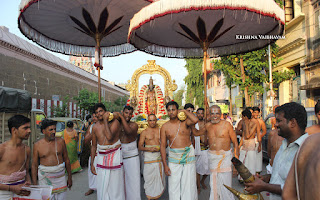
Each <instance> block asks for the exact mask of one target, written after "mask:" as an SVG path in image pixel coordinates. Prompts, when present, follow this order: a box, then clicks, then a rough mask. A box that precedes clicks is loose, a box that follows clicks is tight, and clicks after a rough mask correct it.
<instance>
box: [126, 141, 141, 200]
mask: <svg viewBox="0 0 320 200" xmlns="http://www.w3.org/2000/svg"><path fill="white" fill-rule="evenodd" d="M122 154H123V155H122V156H123V167H124V177H125V178H124V180H125V197H126V200H141V194H140V159H139V152H138V148H137V141H133V142H131V143H128V144H122Z"/></svg>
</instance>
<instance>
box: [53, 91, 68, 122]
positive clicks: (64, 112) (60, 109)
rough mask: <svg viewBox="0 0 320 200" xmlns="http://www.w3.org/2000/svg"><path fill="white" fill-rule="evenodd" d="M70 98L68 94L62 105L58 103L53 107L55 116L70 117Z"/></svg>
mask: <svg viewBox="0 0 320 200" xmlns="http://www.w3.org/2000/svg"><path fill="white" fill-rule="evenodd" d="M69 100H70V98H69V96H68V95H67V96H66V97H65V98H64V99H63V101H62V106H60V105H57V106H53V107H52V108H51V109H52V111H53V116H54V117H69V114H70V111H69V106H68V105H69V104H68V103H69Z"/></svg>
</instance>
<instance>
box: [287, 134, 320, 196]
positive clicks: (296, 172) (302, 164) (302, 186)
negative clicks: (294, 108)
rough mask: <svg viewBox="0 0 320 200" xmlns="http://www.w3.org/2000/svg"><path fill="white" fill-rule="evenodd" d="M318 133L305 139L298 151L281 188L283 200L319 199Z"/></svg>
mask: <svg viewBox="0 0 320 200" xmlns="http://www.w3.org/2000/svg"><path fill="white" fill-rule="evenodd" d="M319 143H320V133H316V134H313V135H311V136H309V137H308V138H307V139H305V141H304V143H303V144H302V145H301V147H300V149H299V150H298V152H297V154H296V156H295V158H294V160H293V163H292V166H291V169H290V171H289V173H288V177H287V179H286V182H285V185H284V187H283V192H282V199H283V200H296V199H299V200H309V199H319V198H320V190H319V184H320V170H319V166H320V159H319V158H320V145H319Z"/></svg>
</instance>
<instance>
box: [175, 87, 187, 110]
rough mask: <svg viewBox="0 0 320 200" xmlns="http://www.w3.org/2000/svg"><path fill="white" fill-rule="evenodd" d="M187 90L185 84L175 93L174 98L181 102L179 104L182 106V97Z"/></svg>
mask: <svg viewBox="0 0 320 200" xmlns="http://www.w3.org/2000/svg"><path fill="white" fill-rule="evenodd" d="M184 91H185V87H184V86H183V87H182V88H181V89H179V90H178V91H176V92H174V93H173V100H174V101H175V102H177V103H178V104H179V106H180V107H181V106H182V98H183V93H184Z"/></svg>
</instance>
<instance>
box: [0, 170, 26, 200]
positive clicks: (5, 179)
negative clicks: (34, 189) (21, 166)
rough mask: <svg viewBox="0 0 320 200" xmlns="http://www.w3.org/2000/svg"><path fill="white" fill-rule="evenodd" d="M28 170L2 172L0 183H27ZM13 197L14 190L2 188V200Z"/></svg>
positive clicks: (0, 196) (0, 194) (0, 197)
mask: <svg viewBox="0 0 320 200" xmlns="http://www.w3.org/2000/svg"><path fill="white" fill-rule="evenodd" d="M25 177H26V170H23V171H18V172H13V173H12V174H10V175H2V174H0V183H1V184H4V185H9V186H11V185H21V184H24V183H25ZM12 197H13V192H11V191H5V190H0V199H1V200H11V199H12Z"/></svg>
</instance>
